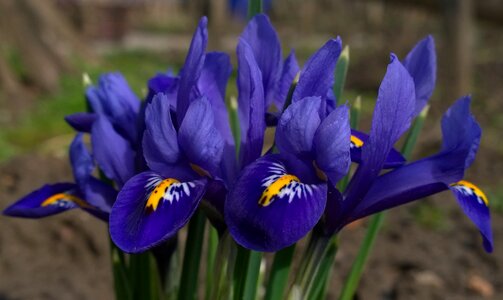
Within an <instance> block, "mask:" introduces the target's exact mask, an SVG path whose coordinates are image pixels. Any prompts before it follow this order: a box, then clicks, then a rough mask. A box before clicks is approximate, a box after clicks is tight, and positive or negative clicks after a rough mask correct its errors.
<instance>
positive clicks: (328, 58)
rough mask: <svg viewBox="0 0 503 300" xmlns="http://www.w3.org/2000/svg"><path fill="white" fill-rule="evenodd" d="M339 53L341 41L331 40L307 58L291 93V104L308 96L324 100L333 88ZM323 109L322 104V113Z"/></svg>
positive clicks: (338, 39)
mask: <svg viewBox="0 0 503 300" xmlns="http://www.w3.org/2000/svg"><path fill="white" fill-rule="evenodd" d="M341 51H342V41H341V39H340V38H337V39H331V40H329V41H328V42H326V43H325V45H323V46H322V47H321V48H320V49H319V50H318V51H316V53H314V54H313V55H312V56H311V57H310V58H309V60H308V61H307V62H306V64H305V66H304V68H303V69H302V71H301V72H300V78H299V83H298V84H297V87H296V88H295V91H294V93H293V98H292V102H296V101H299V100H300V99H302V98H305V97H309V96H318V97H321V98H322V100H325V99H326V97H327V92H328V90H330V89H332V86H333V82H334V70H335V65H336V64H337V60H338V59H339V55H340V54H341ZM323 103H324V102H323ZM325 107H326V106H325V105H324V104H323V109H322V111H323V112H324V111H325V110H326V108H325Z"/></svg>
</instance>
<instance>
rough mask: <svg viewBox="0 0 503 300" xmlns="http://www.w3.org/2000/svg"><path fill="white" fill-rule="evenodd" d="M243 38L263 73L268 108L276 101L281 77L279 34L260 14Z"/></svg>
mask: <svg viewBox="0 0 503 300" xmlns="http://www.w3.org/2000/svg"><path fill="white" fill-rule="evenodd" d="M241 38H242V39H243V40H245V41H246V42H247V43H248V44H249V45H250V46H251V48H252V52H253V56H254V57H255V60H256V61H257V65H258V67H259V69H260V71H261V73H262V83H263V88H264V98H265V101H266V102H265V105H266V107H268V106H269V104H271V103H272V101H273V100H274V90H275V87H276V82H277V81H278V78H279V75H280V73H279V72H280V67H281V44H280V42H279V38H278V34H277V33H276V30H274V27H273V26H272V24H271V22H270V21H269V18H268V17H267V16H266V15H264V14H258V15H256V16H255V17H253V19H251V20H250V22H249V23H248V25H247V26H246V28H245V30H244V31H243V33H242V34H241Z"/></svg>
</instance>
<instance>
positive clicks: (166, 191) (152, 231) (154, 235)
mask: <svg viewBox="0 0 503 300" xmlns="http://www.w3.org/2000/svg"><path fill="white" fill-rule="evenodd" d="M204 186H205V180H194V181H188V182H180V181H179V180H177V179H176V178H163V177H160V176H159V175H157V174H156V173H153V172H144V173H140V174H138V175H136V176H134V177H133V178H131V179H130V180H129V181H128V182H127V183H126V184H125V185H124V187H123V188H122V190H121V191H120V192H119V195H118V196H117V201H116V202H115V204H114V206H113V207H112V212H111V214H110V235H111V237H112V240H113V241H114V243H115V244H116V245H117V246H118V247H119V248H121V249H122V250H123V251H125V252H127V253H139V252H143V251H146V250H148V249H150V248H152V247H154V246H157V245H159V244H161V243H162V242H164V241H166V240H167V239H169V238H170V237H172V236H173V235H174V234H176V233H177V232H178V230H180V228H182V227H183V226H184V225H185V224H186V223H187V222H188V221H189V219H190V217H191V216H192V214H193V213H194V212H195V211H196V209H197V207H198V205H199V202H200V201H201V198H202V196H203V194H204Z"/></svg>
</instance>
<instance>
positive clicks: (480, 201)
mask: <svg viewBox="0 0 503 300" xmlns="http://www.w3.org/2000/svg"><path fill="white" fill-rule="evenodd" d="M449 189H450V190H451V192H452V193H453V194H454V196H455V197H456V199H457V200H458V203H459V205H460V206H461V209H462V210H463V211H464V213H465V214H466V215H467V216H468V218H470V220H472V222H473V223H474V224H475V225H476V226H477V228H478V229H479V231H480V234H481V235H482V240H483V243H484V248H485V249H486V251H487V252H492V251H493V233H492V230H491V215H490V213H489V201H488V199H487V197H486V195H485V194H484V192H482V191H481V190H480V189H479V188H478V187H477V186H475V185H474V184H472V183H470V182H468V181H464V180H462V181H459V182H457V183H455V184H452V185H451V186H450V187H449Z"/></svg>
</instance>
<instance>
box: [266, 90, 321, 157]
mask: <svg viewBox="0 0 503 300" xmlns="http://www.w3.org/2000/svg"><path fill="white" fill-rule="evenodd" d="M320 106H321V99H320V98H319V97H307V98H304V99H302V100H300V101H298V102H295V103H292V104H291V105H290V106H289V107H288V108H287V109H286V110H285V112H284V113H283V114H282V115H281V118H280V119H279V122H278V125H277V128H276V136H275V142H276V146H277V147H278V149H279V151H280V152H281V153H291V154H294V155H297V156H301V157H311V156H312V154H313V153H312V151H313V140H314V135H315V133H316V130H317V129H318V126H319V125H320V122H321V118H320Z"/></svg>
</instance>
